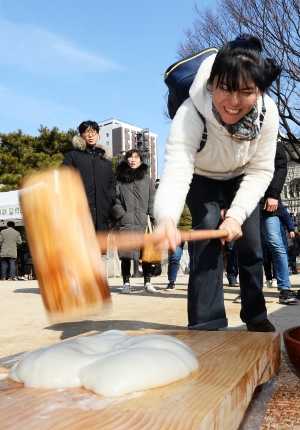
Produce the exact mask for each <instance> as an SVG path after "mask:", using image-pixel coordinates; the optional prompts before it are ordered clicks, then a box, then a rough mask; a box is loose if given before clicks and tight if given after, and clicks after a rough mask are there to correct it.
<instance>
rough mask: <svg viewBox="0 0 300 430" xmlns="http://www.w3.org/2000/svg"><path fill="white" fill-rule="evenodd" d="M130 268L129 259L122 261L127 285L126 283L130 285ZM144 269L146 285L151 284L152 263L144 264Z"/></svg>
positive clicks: (123, 274)
mask: <svg viewBox="0 0 300 430" xmlns="http://www.w3.org/2000/svg"><path fill="white" fill-rule="evenodd" d="M130 266H131V260H129V259H126V260H122V262H121V271H122V276H123V282H124V284H125V282H128V283H129V278H130ZM142 268H143V275H144V283H146V282H150V279H151V263H144V262H142Z"/></svg>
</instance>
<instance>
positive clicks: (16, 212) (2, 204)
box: [0, 191, 24, 227]
mask: <svg viewBox="0 0 300 430" xmlns="http://www.w3.org/2000/svg"><path fill="white" fill-rule="evenodd" d="M8 221H13V222H14V223H15V225H16V226H21V225H24V223H23V216H22V210H21V205H20V201H19V191H8V192H6V193H0V227H6V224H7V222H8Z"/></svg>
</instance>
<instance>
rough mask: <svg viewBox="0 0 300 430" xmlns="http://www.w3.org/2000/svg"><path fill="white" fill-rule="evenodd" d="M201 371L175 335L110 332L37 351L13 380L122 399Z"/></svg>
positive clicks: (23, 361) (27, 357)
mask: <svg viewBox="0 0 300 430" xmlns="http://www.w3.org/2000/svg"><path fill="white" fill-rule="evenodd" d="M198 367H199V362H198V360H197V358H196V356H195V355H194V353H193V351H192V349H191V348H190V347H189V346H188V345H186V344H185V343H184V342H182V341H181V340H179V339H176V338H175V337H172V336H167V335H161V334H148V335H141V336H128V335H127V334H126V333H124V332H122V331H119V330H110V331H107V332H105V333H102V334H100V335H97V336H87V337H83V338H79V339H74V340H69V341H66V342H62V343H59V344H57V345H53V346H50V347H47V348H41V349H39V350H37V351H33V352H31V353H29V354H27V355H25V356H24V357H23V358H22V359H21V360H20V361H19V362H18V363H16V364H15V365H14V366H13V367H12V368H11V370H10V372H9V375H8V376H9V378H10V379H12V380H13V381H15V382H23V383H24V384H25V386H26V387H31V388H69V387H80V386H83V387H84V388H86V389H88V390H92V391H94V392H95V393H97V394H101V395H102V396H109V397H117V396H122V395H124V394H128V393H132V392H134V391H141V390H149V389H151V388H156V387H161V386H163V385H167V384H171V383H172V382H176V381H179V380H181V379H184V378H186V377H188V376H189V375H190V374H191V373H193V372H195V371H196V370H198Z"/></svg>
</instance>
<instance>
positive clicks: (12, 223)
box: [6, 221, 15, 227]
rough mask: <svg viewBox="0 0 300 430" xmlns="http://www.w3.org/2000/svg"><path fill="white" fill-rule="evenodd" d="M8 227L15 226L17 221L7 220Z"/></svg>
mask: <svg viewBox="0 0 300 430" xmlns="http://www.w3.org/2000/svg"><path fill="white" fill-rule="evenodd" d="M6 225H7V227H14V226H15V223H14V222H13V221H7V224H6Z"/></svg>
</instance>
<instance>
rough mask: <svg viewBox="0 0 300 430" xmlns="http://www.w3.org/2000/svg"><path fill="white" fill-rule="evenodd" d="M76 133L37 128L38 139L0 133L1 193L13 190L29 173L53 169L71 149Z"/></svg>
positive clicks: (17, 133) (70, 130)
mask: <svg viewBox="0 0 300 430" xmlns="http://www.w3.org/2000/svg"><path fill="white" fill-rule="evenodd" d="M76 133H77V131H76V130H73V129H69V130H68V131H67V132H62V131H59V129H58V128H57V127H53V128H52V130H49V129H48V128H47V127H43V126H41V127H40V128H39V136H36V137H33V136H29V135H25V134H23V133H22V130H18V131H17V132H12V133H8V134H4V133H0V184H2V185H3V186H2V187H1V189H0V190H1V192H3V191H11V190H16V189H17V188H18V184H19V183H20V182H21V181H22V179H23V178H24V177H25V176H26V175H28V174H30V173H31V172H32V171H35V170H38V169H43V168H46V167H57V166H59V165H60V164H61V162H62V160H63V158H64V156H65V155H66V153H67V152H69V151H70V150H71V148H72V144H71V142H72V138H73V137H74V136H75V135H76Z"/></svg>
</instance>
